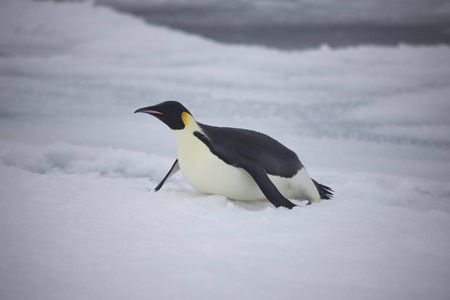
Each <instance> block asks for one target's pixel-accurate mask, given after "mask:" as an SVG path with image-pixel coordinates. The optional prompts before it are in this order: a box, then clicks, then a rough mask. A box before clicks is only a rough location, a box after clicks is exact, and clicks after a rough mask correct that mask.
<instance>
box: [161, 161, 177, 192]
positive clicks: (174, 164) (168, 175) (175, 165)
mask: <svg viewBox="0 0 450 300" xmlns="http://www.w3.org/2000/svg"><path fill="white" fill-rule="evenodd" d="M179 170H180V164H179V163H178V158H177V159H176V160H175V162H174V163H173V165H172V167H171V168H170V170H169V172H168V173H167V174H166V176H165V177H164V178H163V180H161V182H160V183H159V184H158V186H156V187H155V192H157V191H159V189H160V188H162V186H163V185H164V182H166V180H167V179H169V178H170V177H171V176H172V175H173V174H175V173H176V172H178V171H179Z"/></svg>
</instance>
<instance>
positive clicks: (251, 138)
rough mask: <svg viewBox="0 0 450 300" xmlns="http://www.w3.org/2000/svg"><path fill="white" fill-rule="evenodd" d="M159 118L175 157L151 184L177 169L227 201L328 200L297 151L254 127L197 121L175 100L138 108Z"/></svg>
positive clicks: (276, 203) (281, 202)
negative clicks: (171, 140) (171, 139)
mask: <svg viewBox="0 0 450 300" xmlns="http://www.w3.org/2000/svg"><path fill="white" fill-rule="evenodd" d="M138 112H140V113H147V114H149V115H152V116H154V117H156V118H158V119H159V120H161V121H162V122H164V123H165V124H166V125H167V126H169V128H170V129H171V130H172V132H173V133H174V134H175V137H176V138H177V140H178V150H177V159H176V160H175V162H174V163H173V165H172V167H171V168H170V170H169V172H168V173H167V175H166V176H165V177H164V178H163V180H162V181H161V182H160V183H159V184H158V186H157V187H156V188H155V191H158V190H159V189H160V188H161V187H162V186H163V185H164V182H165V181H166V180H167V179H168V178H170V177H171V176H172V175H173V174H175V173H176V172H178V171H179V170H181V173H182V174H183V176H184V178H185V179H186V181H187V182H188V183H189V184H190V185H191V186H192V187H193V188H194V189H195V190H197V191H199V192H201V193H205V194H215V195H222V196H225V197H227V198H228V199H232V200H241V201H247V200H263V199H267V200H269V201H270V202H271V203H272V204H273V205H274V206H275V207H280V206H283V207H287V208H289V209H291V208H293V207H294V206H296V205H295V204H293V203H292V202H291V201H289V200H288V199H296V200H308V204H311V203H312V202H319V201H320V200H321V199H331V198H332V197H333V190H332V189H331V188H330V187H327V186H325V185H322V184H319V183H317V182H316V181H315V180H314V179H311V177H310V176H309V175H308V172H307V171H306V169H305V167H304V166H303V164H302V163H301V162H300V160H299V158H298V157H297V155H296V154H295V153H294V152H293V151H292V150H290V149H288V148H287V147H286V146H284V145H282V144H281V143H280V142H278V141H277V140H275V139H273V138H271V137H269V136H267V135H265V134H263V133H259V132H256V131H252V130H246V129H240V128H228V127H215V126H209V125H205V124H202V123H199V122H197V121H196V120H195V119H194V117H193V116H192V114H191V113H190V112H189V111H188V110H187V109H186V107H184V106H183V105H182V104H181V103H179V102H177V101H166V102H162V103H160V104H157V105H154V106H148V107H143V108H140V109H138V110H136V111H135V113H138Z"/></svg>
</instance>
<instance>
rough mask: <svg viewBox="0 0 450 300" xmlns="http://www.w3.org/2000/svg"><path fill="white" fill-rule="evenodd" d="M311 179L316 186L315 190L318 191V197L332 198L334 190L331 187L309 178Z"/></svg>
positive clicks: (323, 198)
mask: <svg viewBox="0 0 450 300" xmlns="http://www.w3.org/2000/svg"><path fill="white" fill-rule="evenodd" d="M311 180H312V182H314V185H315V186H316V188H317V190H318V191H319V195H320V199H322V200H330V199H331V198H333V195H334V191H333V189H332V188H330V187H328V186H326V185H323V184H320V183H318V182H317V181H315V180H314V179H312V178H311Z"/></svg>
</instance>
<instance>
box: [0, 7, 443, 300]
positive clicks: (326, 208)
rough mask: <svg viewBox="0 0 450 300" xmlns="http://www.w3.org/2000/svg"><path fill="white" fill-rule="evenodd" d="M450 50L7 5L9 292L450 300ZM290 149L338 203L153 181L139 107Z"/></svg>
mask: <svg viewBox="0 0 450 300" xmlns="http://www.w3.org/2000/svg"><path fill="white" fill-rule="evenodd" d="M449 62H450V48H449V47H446V46H435V47H411V46H407V45H400V46H398V47H394V48H381V47H373V46H367V47H360V48H348V49H342V50H330V49H328V48H327V47H326V46H324V47H322V48H320V49H317V50H313V51H306V52H295V51H293V52H282V51H276V50H272V49H265V48H260V47H250V46H242V45H241V46H224V45H220V44H218V43H214V42H211V41H208V40H204V39H202V38H200V37H196V36H191V35H187V34H184V33H180V32H175V31H172V30H169V29H166V28H162V27H158V26H153V25H147V24H145V23H144V22H142V21H140V20H136V19H134V18H132V17H130V16H125V15H121V14H118V13H116V12H114V11H112V10H110V9H107V8H103V7H97V6H95V5H93V4H91V3H62V4H54V3H51V2H31V1H2V2H1V3H0V139H1V148H0V170H1V172H0V176H1V180H0V262H1V263H0V296H1V298H2V299H86V298H92V299H124V298H127V299H148V298H152V299H198V298H211V299H229V298H237V299H261V298H263V299H299V298H300V297H306V298H312V299H329V298H333V299H348V298H359V299H380V298H382V299H424V298H433V299H446V298H447V297H448V294H449V292H450V289H449V287H448V283H447V278H448V277H449V275H450V274H449V273H450V256H449V253H450V252H449V250H450V237H449V235H448V228H449V226H450V216H449V213H450V204H449V199H450V184H449V183H450V171H449V170H450V151H449V148H450V121H449V118H448V116H447V112H448V111H449V110H450V102H449V101H448V95H449V94H450V68H449ZM170 99H173V100H178V101H180V102H182V103H183V104H184V105H185V106H186V107H188V109H189V110H190V111H191V112H192V113H193V114H194V116H195V117H196V118H197V119H198V120H199V121H200V122H203V123H207V124H213V125H219V126H225V125H226V126H233V127H245V128H249V129H253V130H257V131H261V132H264V133H266V134H269V135H271V136H273V137H275V138H277V139H278V140H279V141H280V142H282V143H284V144H285V145H287V146H288V147H289V148H291V149H293V150H294V151H296V152H297V153H298V155H299V157H300V159H301V160H302V162H303V163H304V164H305V165H306V167H307V168H308V170H309V172H310V173H311V176H312V177H314V178H316V179H317V180H319V181H320V182H323V183H324V184H327V185H329V186H331V187H333V189H335V191H336V197H335V199H334V200H333V201H325V202H321V203H320V204H317V205H312V206H311V207H305V206H301V207H299V208H295V209H294V210H292V211H288V210H285V209H275V208H273V207H272V206H271V205H270V204H269V203H267V202H256V203H241V202H234V201H229V200H227V199H226V198H223V197H219V196H208V195H201V194H198V193H197V192H195V191H194V190H193V189H192V188H190V187H189V186H188V185H187V183H185V181H184V180H183V178H182V177H181V176H180V175H177V176H175V177H174V178H171V180H170V181H169V182H168V183H166V185H165V186H164V188H163V189H162V190H161V191H159V192H158V193H153V192H152V188H154V187H155V186H156V184H157V182H158V181H159V180H160V179H161V178H162V177H163V176H164V175H165V173H166V172H167V171H168V169H169V168H170V166H171V164H172V162H173V161H174V159H175V155H176V146H177V145H176V141H175V138H174V137H173V136H172V135H171V133H170V130H168V129H167V128H166V127H165V126H164V124H162V123H160V122H158V121H157V120H156V119H152V118H149V117H148V116H144V115H134V114H133V111H134V110H135V109H136V108H139V107H143V106H148V105H151V104H155V103H158V102H160V101H163V100H170Z"/></svg>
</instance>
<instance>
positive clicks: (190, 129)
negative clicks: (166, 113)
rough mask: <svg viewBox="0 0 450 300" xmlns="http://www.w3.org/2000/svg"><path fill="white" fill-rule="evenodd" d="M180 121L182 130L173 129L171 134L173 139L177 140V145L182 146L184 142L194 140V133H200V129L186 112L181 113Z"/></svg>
mask: <svg viewBox="0 0 450 300" xmlns="http://www.w3.org/2000/svg"><path fill="white" fill-rule="evenodd" d="M181 118H182V120H183V123H184V128H183V129H178V130H176V129H174V130H172V132H173V133H174V135H175V137H176V138H177V140H178V144H179V145H181V144H184V143H185V142H189V140H191V139H193V138H194V139H196V137H195V136H194V132H195V131H200V132H201V128H200V126H199V125H198V123H197V121H195V119H194V117H193V116H192V115H190V114H188V113H186V112H183V114H182V117H181Z"/></svg>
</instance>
